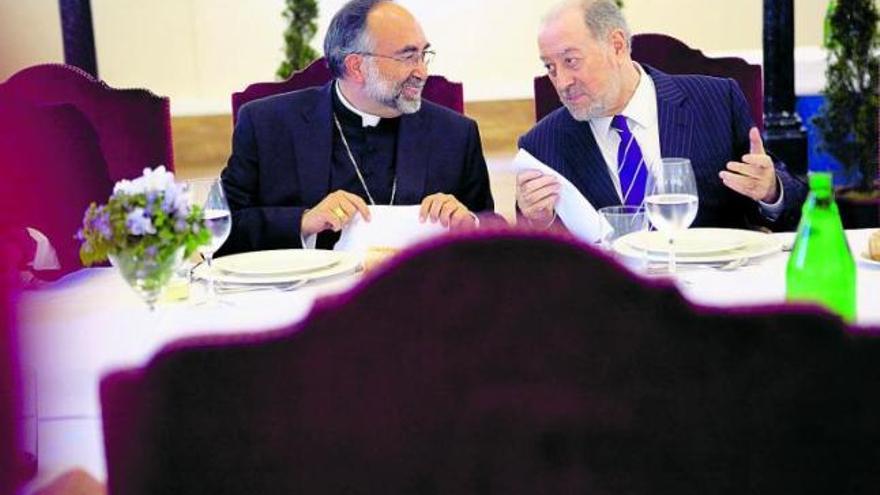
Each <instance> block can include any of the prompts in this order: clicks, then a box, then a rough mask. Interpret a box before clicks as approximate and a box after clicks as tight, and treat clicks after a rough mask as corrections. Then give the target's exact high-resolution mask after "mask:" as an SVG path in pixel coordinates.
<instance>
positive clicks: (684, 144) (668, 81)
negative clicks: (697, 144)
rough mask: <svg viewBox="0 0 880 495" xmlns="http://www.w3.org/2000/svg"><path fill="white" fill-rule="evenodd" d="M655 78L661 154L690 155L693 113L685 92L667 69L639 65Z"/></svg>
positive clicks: (673, 155) (663, 155) (667, 155)
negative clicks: (664, 70) (666, 71)
mask: <svg viewBox="0 0 880 495" xmlns="http://www.w3.org/2000/svg"><path fill="white" fill-rule="evenodd" d="M642 67H644V69H645V70H646V71H647V72H648V75H650V76H651V79H652V80H653V81H654V88H655V89H656V92H657V124H658V125H659V130H660V156H662V157H685V158H689V157H691V155H692V154H693V153H692V149H693V142H692V141H693V135H694V129H693V123H694V114H693V112H692V110H691V108H690V107H689V106H688V105H687V104H686V103H687V96H686V95H685V94H684V93H683V92H682V91H681V89H680V88H679V87H678V85H676V83H675V81H674V80H673V79H672V78H671V77H670V76H669V75H668V74H666V73H664V72H660V71H658V70H657V69H654V68H653V67H650V66H648V65H642Z"/></svg>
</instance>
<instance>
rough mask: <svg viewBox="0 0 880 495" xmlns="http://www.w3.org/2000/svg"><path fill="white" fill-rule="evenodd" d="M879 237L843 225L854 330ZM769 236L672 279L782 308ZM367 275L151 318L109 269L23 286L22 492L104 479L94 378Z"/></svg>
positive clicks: (705, 292)
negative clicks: (29, 476) (32, 460)
mask: <svg viewBox="0 0 880 495" xmlns="http://www.w3.org/2000/svg"><path fill="white" fill-rule="evenodd" d="M875 230H876V229H858V230H848V231H847V232H846V235H847V240H848V242H849V244H850V250H851V251H852V253H853V255H854V257H855V258H856V260H857V292H858V302H857V304H858V306H857V308H858V309H857V320H856V322H854V323H855V325H857V326H859V327H862V328H868V327H878V329H880V262H874V261H871V260H869V259H867V258H866V257H865V256H863V253H864V252H866V251H867V246H868V238H869V236H870V235H871V234H872V233H873V232H874V231H875ZM768 235H772V236H774V237H776V238H777V239H778V240H779V245H780V246H782V248H780V249H779V250H777V251H775V252H773V253H770V254H766V255H763V256H760V257H757V258H754V259H748V260H745V262H743V263H739V264H736V265H735V266H731V265H730V264H724V265H719V264H717V263H715V264H705V265H700V264H691V265H687V264H680V265H679V272H678V273H677V274H676V276H675V277H674V279H673V281H674V282H675V283H676V285H677V286H678V289H679V290H680V291H681V293H682V294H683V296H684V297H685V298H686V299H688V300H689V301H691V302H692V303H694V304H695V305H699V306H708V307H715V308H741V307H744V306H753V305H765V304H780V303H784V302H785V272H786V263H787V260H788V256H789V252H788V249H789V248H790V246H791V243H792V241H793V239H794V233H777V234H768ZM644 276H647V277H653V276H654V275H650V274H646V275H644ZM362 279H363V275H362V272H361V271H356V272H353V273H348V274H342V275H339V276H336V277H332V278H330V279H326V280H321V281H316V282H315V283H307V284H304V285H301V286H300V285H297V286H293V287H283V288H279V289H273V288H271V287H260V288H259V290H244V291H228V292H226V291H223V292H221V294H220V295H219V298H218V301H217V302H215V303H214V304H202V303H201V302H202V301H203V300H204V288H203V284H201V283H195V282H194V283H192V284H191V286H190V287H189V292H190V296H189V297H188V298H186V299H184V300H180V301H166V302H162V303H160V304H159V305H158V307H157V308H156V309H155V310H153V311H150V310H149V309H148V308H147V306H146V304H144V302H143V301H142V300H140V299H139V298H138V296H137V295H136V294H135V293H134V292H133V291H132V290H131V289H130V288H129V287H128V286H127V285H126V282H125V281H124V280H123V279H122V278H121V277H120V276H119V275H118V274H117V273H116V272H115V270H114V269H113V268H110V267H99V268H85V269H82V270H80V271H77V272H74V273H71V274H69V275H67V276H65V277H63V278H61V279H59V280H58V281H56V282H53V283H51V284H49V285H48V286H45V287H42V288H40V289H38V290H32V291H26V292H25V293H24V294H23V295H22V297H21V298H20V301H19V303H18V322H19V342H20V344H19V345H20V349H21V359H20V361H21V369H22V372H21V375H22V383H23V388H24V391H23V396H24V401H23V407H22V409H23V411H22V414H21V422H22V429H23V431H24V433H25V438H24V447H25V449H26V450H27V451H29V452H32V453H34V454H36V456H37V459H38V471H37V475H36V477H35V478H34V479H33V480H32V481H31V482H30V483H29V484H28V485H27V487H26V490H25V491H26V492H28V491H30V492H32V491H34V490H36V489H39V487H41V486H44V485H45V484H46V483H47V482H48V481H49V480H51V479H53V478H54V477H56V476H57V475H59V474H61V473H63V472H65V471H68V470H70V469H73V468H81V469H84V470H85V471H87V472H88V473H90V474H91V475H92V476H94V477H95V478H97V479H98V480H105V479H106V461H105V458H104V446H103V435H102V429H101V404H100V398H99V383H100V379H101V377H102V376H104V375H106V374H107V373H108V372H111V371H114V370H119V369H127V368H133V367H140V366H144V365H145V364H147V363H148V362H149V360H150V358H151V357H152V356H154V355H155V354H156V353H157V352H158V351H160V350H161V349H162V348H163V347H164V346H166V345H168V344H170V343H172V342H175V341H178V340H180V339H183V338H189V337H197V336H208V335H217V334H239V333H244V332H266V331H271V330H276V329H279V328H285V327H289V326H292V325H295V324H297V323H298V322H301V321H302V320H303V319H304V318H305V317H306V316H307V315H308V314H309V311H310V310H311V308H312V307H313V304H314V302H315V301H316V300H317V299H318V298H320V297H322V296H326V295H332V294H339V293H342V292H344V291H347V290H350V289H351V288H352V287H353V286H355V285H356V284H358V283H359V281H361V280H362ZM486 297H492V296H491V295H490V294H487V295H486Z"/></svg>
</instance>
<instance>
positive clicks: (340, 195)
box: [300, 191, 370, 236]
mask: <svg viewBox="0 0 880 495" xmlns="http://www.w3.org/2000/svg"><path fill="white" fill-rule="evenodd" d="M358 212H359V213H360V214H361V216H362V217H364V220H366V221H368V222H369V221H370V209H369V208H367V204H366V203H365V202H364V200H363V199H361V197H360V196H358V195H356V194H352V193H350V192H346V191H335V192H332V193H330V194H328V195H327V196H325V197H324V199H322V200H321V202H320V203H318V204H317V205H316V206H315V207H314V208H312V209H310V210H306V213H305V214H304V215H303V217H302V224H301V226H300V232H301V233H302V235H304V236H305V235H312V234H317V233H319V232H323V231H325V230H332V231H333V232H339V231H340V230H342V227H344V226H345V225H346V224H347V223H348V222H350V221H351V219H352V217H353V216H354V214H355V213H358Z"/></svg>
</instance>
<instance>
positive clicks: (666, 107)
mask: <svg viewBox="0 0 880 495" xmlns="http://www.w3.org/2000/svg"><path fill="white" fill-rule="evenodd" d="M643 67H644V69H645V70H646V71H647V73H648V74H649V75H650V76H651V78H652V79H653V81H654V85H655V87H656V89H657V114H658V115H657V117H658V123H659V128H660V153H661V155H662V156H680V157H685V158H690V160H691V163H692V164H693V167H694V174H695V175H696V180H697V189H698V193H699V196H700V209H699V212H698V213H697V218H696V219H695V220H694V223H693V225H694V226H703V227H708V226H712V227H734V228H747V227H751V226H755V225H763V226H766V227H769V228H771V229H773V230H790V229H794V228H795V227H797V223H798V221H799V219H800V209H801V205H802V204H803V202H804V199H805V197H806V194H807V187H806V185H805V184H804V182H803V181H802V180H800V179H798V178H796V177H794V176H792V175H791V174H789V173H788V171H787V170H786V168H785V164H783V163H782V162H781V161H779V160H776V159H774V162H775V165H776V174H777V176H778V177H779V180H780V182H781V184H782V188H783V191H784V195H783V198H784V211H783V213H782V214H781V215H780V216H779V217H778V218H777V219H776V221H770V220H768V219H767V218H765V217H764V216H763V215H762V214H761V212H760V209H759V206H758V203H756V202H755V201H752V200H751V199H749V198H747V197H745V196H742V195H740V194H738V193H736V192H734V191H732V190H730V189H729V188H727V187H726V186H724V184H723V183H722V182H721V179H720V178H719V177H718V172H720V171H721V170H724V169H725V167H726V165H727V162H728V161H731V160H734V161H740V160H741V159H742V156H743V155H744V154H746V153H748V152H749V135H748V133H749V129H750V128H751V127H752V126H753V125H754V124H753V122H752V118H751V116H750V115H749V108H748V105H747V104H746V100H745V97H744V96H743V94H742V91H741V90H740V89H739V86H737V84H736V82H734V81H733V80H732V79H721V78H716V77H709V76H695V75H669V74H666V73H664V72H660V71H658V70H657V69H654V68H653V67H650V66H647V65H643ZM519 146H520V148H523V149H525V150H526V151H528V152H529V153H531V154H532V155H533V156H535V158H537V159H539V160H541V161H542V162H544V163H546V164H547V165H548V166H550V167H552V168H553V169H555V170H557V171H559V172H560V173H561V174H562V175H564V176H565V177H566V178H568V179H569V180H570V181H571V182H572V183H573V184H574V185H575V186H576V187H577V188H578V189H579V190H580V191H581V193H582V194H583V195H584V197H586V198H587V200H589V201H590V203H592V204H593V206H595V207H596V208H597V209H598V208H601V207H603V206H611V205H618V204H620V199H619V198H618V196H617V192H616V191H615V189H614V184H613V182H612V181H611V177H610V176H609V173H608V166H607V165H606V164H605V160H604V158H603V157H602V152H601V151H600V150H599V146H598V145H597V144H596V139H595V137H594V136H593V133H592V130H591V129H590V124H589V123H588V122H578V121H576V120H574V118H572V116H571V114H570V113H569V112H568V110H567V109H565V107H561V108H559V109H557V110H556V111H554V112H553V113H551V114H549V115H547V116H546V117H544V118H543V119H541V121H540V122H538V123H537V124H536V125H535V127H533V128H532V130H530V131H529V132H528V133H527V134H525V135H524V136H522V137H521V138H520V140H519Z"/></svg>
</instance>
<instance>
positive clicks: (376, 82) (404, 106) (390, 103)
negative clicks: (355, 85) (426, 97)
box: [364, 64, 422, 113]
mask: <svg viewBox="0 0 880 495" xmlns="http://www.w3.org/2000/svg"><path fill="white" fill-rule="evenodd" d="M366 75H367V80H366V84H365V85H364V91H365V92H366V93H367V96H368V97H369V98H370V99H371V100H373V101H375V102H376V103H379V104H380V105H384V106H386V107H388V108H393V109H395V110H397V111H398V112H400V113H416V112H418V111H419V109H421V108H422V97H421V94H419V96H418V97H417V98H415V99H413V100H410V99H408V98H406V97H405V96H404V95H403V88H402V84H403V83H402V84H401V85H399V86H392V84H391V83H390V82H388V81H387V80H385V79H382V76H380V75H379V73H378V71H377V70H376V68H375V67H374V66H373V65H372V64H371V65H368V66H367V70H366Z"/></svg>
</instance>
